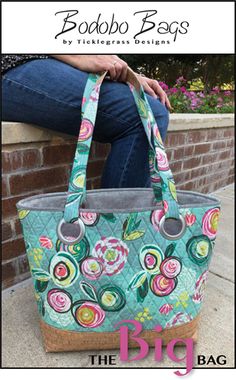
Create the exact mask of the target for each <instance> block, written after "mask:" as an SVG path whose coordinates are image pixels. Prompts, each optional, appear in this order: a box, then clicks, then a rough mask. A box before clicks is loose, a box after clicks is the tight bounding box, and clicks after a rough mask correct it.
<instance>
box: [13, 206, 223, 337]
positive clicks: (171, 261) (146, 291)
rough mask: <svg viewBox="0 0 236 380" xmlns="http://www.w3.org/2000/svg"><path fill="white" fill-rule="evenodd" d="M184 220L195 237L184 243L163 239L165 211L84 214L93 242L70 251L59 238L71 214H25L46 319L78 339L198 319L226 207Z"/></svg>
mask: <svg viewBox="0 0 236 380" xmlns="http://www.w3.org/2000/svg"><path fill="white" fill-rule="evenodd" d="M180 212H181V214H182V215H183V216H184V217H185V220H186V223H187V229H186V231H185V234H184V236H183V237H182V238H181V239H179V240H175V241H168V240H167V239H164V238H163V236H162V235H161V234H160V232H159V231H158V221H159V220H160V218H161V216H162V215H163V212H162V210H155V211H144V212H140V213H131V214H126V213H120V214H100V215H99V214H95V213H86V214H85V213H84V214H83V213H81V214H80V217H81V218H82V220H83V221H84V223H85V226H86V234H85V237H84V239H83V240H82V241H81V242H80V243H78V244H75V245H65V244H63V243H61V242H60V241H59V239H58V237H57V234H56V227H57V224H58V222H59V221H60V220H61V218H62V217H63V212H49V211H36V210H30V211H29V210H19V217H20V219H21V223H22V227H23V233H24V239H25V243H26V247H27V256H28V259H29V264H30V268H31V272H32V277H33V281H34V287H35V296H36V300H37V304H38V309H39V312H40V315H41V317H42V319H43V320H44V321H45V322H46V323H48V324H49V325H52V326H54V327H57V328H61V329H65V330H73V331H114V325H115V324H116V323H117V322H119V321H122V320H125V319H137V320H139V321H140V322H141V323H143V328H144V329H153V327H154V326H156V325H157V324H160V325H161V326H162V327H163V328H168V327H171V326H175V325H179V324H182V323H186V322H188V321H190V320H192V319H194V318H195V317H196V316H197V315H198V313H199V311H200V309H201V307H202V300H203V296H204V292H205V285H206V280H207V274H208V268H209V263H210V260H211V257H212V252H213V247H214V243H215V234H216V228H217V221H218V216H219V205H218V204H216V205H215V207H212V206H211V207H210V208H209V206H208V207H206V208H203V207H199V208H197V207H195V208H191V209H190V208H188V209H184V208H181V209H180ZM127 222H128V223H127ZM60 265H61V267H60ZM63 276H64V278H65V280H64V279H63ZM165 276H167V277H165ZM168 277H171V278H172V279H171V278H170V279H168ZM104 291H106V293H105V296H104V297H102V294H103V292H104ZM79 311H80V314H79ZM86 312H87V314H86ZM89 313H90V318H89V317H88V315H89ZM86 315H87V317H86ZM86 318H87V319H86ZM86 321H87V322H86ZM86 323H87V325H86Z"/></svg>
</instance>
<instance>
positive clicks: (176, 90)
mask: <svg viewBox="0 0 236 380" xmlns="http://www.w3.org/2000/svg"><path fill="white" fill-rule="evenodd" d="M176 92H178V89H177V88H176V87H173V88H171V89H170V94H176Z"/></svg>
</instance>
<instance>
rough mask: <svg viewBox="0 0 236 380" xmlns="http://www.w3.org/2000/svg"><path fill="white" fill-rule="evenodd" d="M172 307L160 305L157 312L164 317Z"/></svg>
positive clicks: (167, 304)
mask: <svg viewBox="0 0 236 380" xmlns="http://www.w3.org/2000/svg"><path fill="white" fill-rule="evenodd" d="M173 307H174V306H173V305H171V304H170V303H165V304H164V305H162V306H161V307H160V309H159V312H160V313H161V314H164V315H168V314H169V313H170V312H171V310H173Z"/></svg>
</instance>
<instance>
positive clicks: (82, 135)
mask: <svg viewBox="0 0 236 380" xmlns="http://www.w3.org/2000/svg"><path fill="white" fill-rule="evenodd" d="M106 74H107V72H104V73H103V74H89V77H88V80H87V83H86V86H85V90H84V94H83V101H82V122H81V126H80V132H79V137H78V142H77V147H76V151H75V157H74V162H73V167H72V170H71V175H70V180H69V187H68V195H67V199H66V204H65V209H64V221H66V222H70V221H71V220H72V219H73V220H74V219H75V218H76V219H77V218H78V213H79V207H80V205H81V204H82V202H83V201H84V198H85V196H86V169H87V163H88V157H89V152H90V146H91V142H92V135H93V129H94V124H95V120H96V114H97V108H98V98H99V93H100V87H101V84H102V82H103V80H104V78H105V76H106ZM127 82H128V85H129V88H130V89H131V91H132V94H133V96H134V100H135V103H136V105H137V109H138V112H139V115H140V117H141V120H142V123H143V126H144V129H145V132H146V135H147V138H148V141H149V145H150V150H149V164H150V175H151V181H152V187H153V191H154V194H155V198H156V200H157V201H158V199H157V198H158V194H160V188H161V191H162V201H163V209H164V213H165V217H166V218H175V219H179V207H178V203H177V197H176V189H175V184H174V179H173V175H172V172H171V170H170V168H169V164H168V158H167V156H166V153H165V149H164V145H163V142H162V139H161V136H160V132H159V129H158V126H157V124H156V120H155V118H154V116H153V113H152V110H151V107H150V105H149V103H148V100H147V97H146V95H145V92H144V90H143V88H142V85H141V84H140V82H139V80H138V78H137V76H136V74H135V73H134V72H133V71H132V70H131V69H128V72H127Z"/></svg>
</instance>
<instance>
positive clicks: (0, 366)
mask: <svg viewBox="0 0 236 380" xmlns="http://www.w3.org/2000/svg"><path fill="white" fill-rule="evenodd" d="M7 2H8V3H11V2H14V1H1V3H7ZM33 2H38V1H33ZM45 2H46V1H45ZM52 2H55V3H61V2H62V3H66V1H63V0H59V1H55V0H54V1H52ZM93 2H99V1H98V0H97V1H93ZM117 2H121V1H112V3H117ZM124 2H125V1H124ZM130 2H135V3H137V4H138V3H140V2H143V1H135V0H131V1H130ZM149 2H152V3H156V1H149ZM175 2H177V1H175ZM208 2H210V3H215V2H217V3H218V2H220V3H225V2H224V1H208ZM71 3H76V4H78V1H71ZM88 3H90V1H88ZM166 3H169V1H166ZM189 3H202V4H204V3H205V2H204V1H189ZM227 3H234V4H235V1H227ZM234 8H235V6H234ZM1 32H2V7H1ZM1 35H2V34H1ZM234 35H235V23H234ZM5 54H11V53H8V52H7V53H4V54H3V53H2V50H1V55H5ZM18 54H25V53H18ZM40 54H45V55H49V54H50V55H52V54H58V55H60V54H63V55H70V54H76V53H66V54H65V53H58V52H57V53H46V52H44V53H40ZM110 54H111V55H112V54H115V55H117V54H121V53H118V52H117V51H116V52H115V53H112V52H111V53H110ZM122 54H127V55H128V54H129V53H122ZM132 54H139V55H148V54H151V53H132ZM201 54H202V55H205V56H208V55H235V48H234V53H220V54H219V53H210V54H203V53H192V54H189V53H174V54H171V53H159V54H158V53H157V54H156V55H201ZM86 55H94V54H86ZM101 55H105V54H101ZM234 212H235V209H234ZM234 215H235V214H234ZM234 264H235V263H234ZM235 267H236V265H235ZM1 278H2V273H1ZM235 289H236V288H235V284H234V290H235ZM1 300H2V297H1ZM1 310H2V302H1ZM1 317H2V313H1ZM235 327H236V321H235V303H234V341H235ZM1 347H3V345H2V334H1ZM232 349H233V347H232ZM100 351H101V350H99V351H98V352H100ZM92 352H93V351H92ZM45 354H46V353H45ZM78 354H79V352H78ZM104 354H105V353H104ZM0 360H1V363H0V364H1V365H0V368H2V369H11V370H17V369H59V368H60V369H88V370H90V369H124V370H127V369H130V370H132V369H159V370H161V369H173V370H174V371H175V370H178V369H185V367H137V366H135V367H118V366H115V365H114V366H110V367H109V366H107V367H99V366H98V367H95V366H92V367H2V356H1V358H0ZM235 362H236V352H235V353H234V363H235ZM194 369H195V370H199V369H224V370H226V369H236V364H235V365H234V367H218V366H216V367H207V366H206V367H193V370H194ZM190 373H191V372H190Z"/></svg>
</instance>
